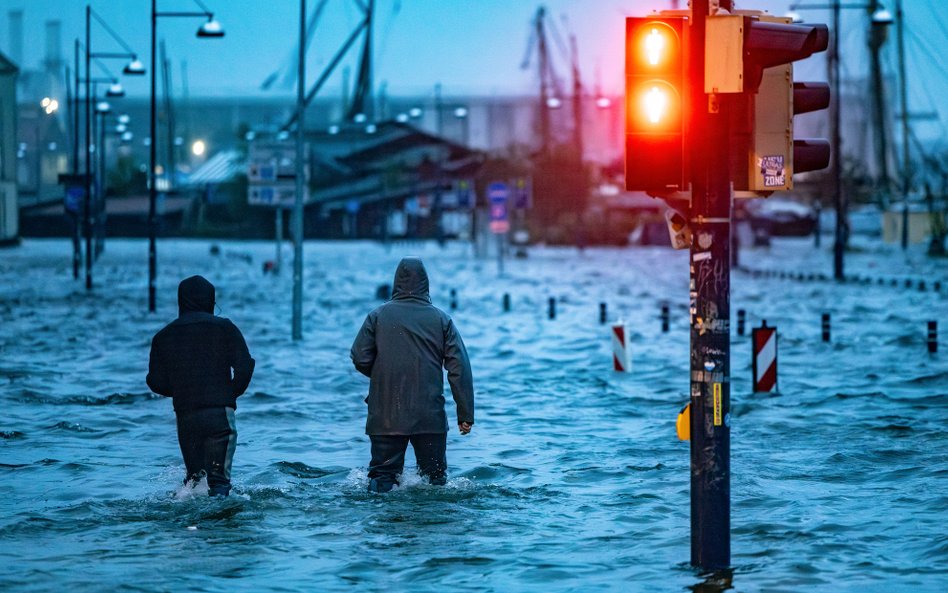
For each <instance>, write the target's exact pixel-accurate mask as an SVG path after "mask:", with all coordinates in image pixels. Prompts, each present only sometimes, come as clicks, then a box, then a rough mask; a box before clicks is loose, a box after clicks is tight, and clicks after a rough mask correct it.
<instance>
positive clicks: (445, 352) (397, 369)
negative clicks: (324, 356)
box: [350, 257, 474, 435]
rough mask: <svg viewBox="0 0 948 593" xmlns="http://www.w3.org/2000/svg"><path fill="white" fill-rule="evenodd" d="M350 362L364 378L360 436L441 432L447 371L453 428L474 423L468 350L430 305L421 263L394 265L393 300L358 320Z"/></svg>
mask: <svg viewBox="0 0 948 593" xmlns="http://www.w3.org/2000/svg"><path fill="white" fill-rule="evenodd" d="M350 355H351V357H352V363H353V364H354V365H355V368H356V369H357V370H358V371H359V372H360V373H362V374H363V375H365V376H367V377H369V379H370V381H369V396H368V397H367V398H366V400H365V401H366V403H367V404H368V406H369V416H368V419H367V420H366V423H365V432H366V434H370V435H411V434H431V433H445V432H447V431H448V419H447V414H445V412H444V402H445V400H444V371H443V370H442V369H446V370H447V371H448V383H449V384H450V386H451V393H452V395H453V396H454V402H455V404H456V405H457V412H458V423H461V422H470V423H472V424H473V423H474V379H473V377H472V374H471V363H470V360H469V359H468V356H467V350H466V349H465V348H464V342H463V341H462V340H461V335H460V334H459V333H458V330H457V328H455V327H454V323H453V322H452V321H451V318H450V317H449V316H448V315H447V314H446V313H445V312H443V311H441V310H440V309H438V308H437V307H435V306H434V305H432V304H431V298H430V297H429V296H428V273H427V272H426V271H425V266H424V264H423V263H422V262H421V260H420V259H418V258H415V257H406V258H404V259H402V261H401V263H399V264H398V269H397V270H396V271H395V284H394V290H393V291H392V300H390V301H389V302H387V303H385V304H384V305H382V306H380V307H378V308H377V309H375V310H374V311H372V312H371V313H369V315H368V316H367V317H366V318H365V322H364V323H363V324H362V328H361V329H360V330H359V334H358V335H357V336H356V339H355V341H354V342H353V344H352V350H351V352H350Z"/></svg>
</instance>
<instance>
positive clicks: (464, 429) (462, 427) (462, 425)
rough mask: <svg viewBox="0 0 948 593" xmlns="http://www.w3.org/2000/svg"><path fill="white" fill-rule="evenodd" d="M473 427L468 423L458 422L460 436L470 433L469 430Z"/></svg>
mask: <svg viewBox="0 0 948 593" xmlns="http://www.w3.org/2000/svg"><path fill="white" fill-rule="evenodd" d="M473 426H474V425H473V424H471V423H470V422H458V430H459V431H461V434H467V433H469V432H471V428H472V427H473Z"/></svg>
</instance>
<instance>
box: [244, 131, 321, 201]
mask: <svg viewBox="0 0 948 593" xmlns="http://www.w3.org/2000/svg"><path fill="white" fill-rule="evenodd" d="M303 148H304V150H305V153H304V159H306V156H305V155H306V154H308V153H309V151H308V148H309V147H308V146H304V147H303ZM306 160H307V161H308V159H306ZM303 174H304V176H305V177H307V178H308V176H309V171H308V167H306V166H304V170H303ZM247 181H248V186H247V203H248V204H250V205H251V206H269V207H276V208H292V207H293V206H294V204H295V203H296V144H295V143H294V142H254V143H252V144H251V145H250V150H249V154H248V158H247ZM303 187H304V193H303V202H304V203H306V202H308V201H309V188H308V187H307V184H306V183H305V180H304V183H303Z"/></svg>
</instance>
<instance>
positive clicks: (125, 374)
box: [0, 240, 948, 592]
mask: <svg viewBox="0 0 948 593" xmlns="http://www.w3.org/2000/svg"><path fill="white" fill-rule="evenodd" d="M210 245H211V243H210V242H206V241H163V242H161V243H160V244H159V266H160V267H159V272H160V274H159V279H160V284H159V312H158V314H156V315H148V314H147V313H145V310H146V298H145V297H146V291H145V278H146V275H147V269H146V253H147V248H146V245H145V243H144V242H140V241H121V240H113V241H110V242H109V244H108V251H107V253H106V254H105V255H104V256H103V258H102V259H101V260H100V261H99V263H98V265H97V267H96V286H97V288H96V291H95V292H94V293H93V294H91V295H89V294H86V292H85V290H84V289H83V287H82V282H81V281H79V282H75V281H73V280H72V278H71V267H70V266H71V264H70V259H69V257H70V252H69V250H70V247H69V245H68V243H66V242H60V241H49V242H47V241H27V242H26V243H25V244H24V246H22V247H19V248H17V249H13V250H7V251H3V252H2V253H0V274H2V278H3V283H2V286H0V403H2V406H3V409H4V414H3V415H2V417H0V436H2V439H0V549H2V552H0V557H2V558H3V565H4V570H3V571H2V572H0V588H2V589H3V590H8V591H13V590H16V591H48V590H51V589H55V588H60V587H63V588H66V587H68V589H69V590H71V591H102V590H108V589H116V590H119V589H120V588H121V587H122V586H125V587H127V588H128V589H129V590H139V591H165V590H185V589H193V590H201V591H232V590H234V589H243V590H270V591H313V590H321V591H337V590H338V591H343V590H345V591H351V590H359V591H390V590H404V589H406V588H408V587H411V588H412V589H416V590H444V589H445V588H448V587H465V588H469V589H473V590H478V591H544V592H547V591H629V590H650V591H683V590H687V588H689V587H696V586H698V588H697V590H703V591H707V590H717V589H720V588H721V587H722V586H726V585H720V584H718V585H715V583H714V582H712V583H710V584H708V585H702V584H701V583H703V580H704V579H702V578H701V577H700V576H699V575H697V574H696V573H695V571H693V570H692V569H691V568H690V567H689V566H688V562H687V561H688V558H689V506H688V505H689V474H688V463H689V454H688V444H687V443H681V442H679V441H677V439H676V437H675V418H676V415H677V413H678V410H679V409H680V407H681V406H682V405H683V404H684V403H685V401H686V399H687V397H686V394H687V392H688V379H687V376H688V375H687V370H688V368H687V367H688V287H687V254H686V253H682V252H672V251H669V250H665V249H650V248H638V249H627V250H620V249H588V250H586V252H585V253H584V254H579V253H578V252H577V251H576V250H575V249H565V248H564V249H553V248H549V249H542V248H537V249H533V250H531V253H530V257H529V258H528V259H526V260H508V261H507V262H506V264H505V271H506V275H505V276H504V277H503V278H498V276H497V270H496V265H495V262H494V261H493V260H491V259H486V260H476V259H474V258H472V257H471V255H470V253H469V249H468V247H467V246H466V245H461V244H454V245H450V246H449V247H448V248H447V249H445V250H440V249H438V248H437V247H436V246H434V245H411V246H404V245H396V246H394V247H393V248H392V249H391V250H390V251H387V250H386V249H384V248H383V247H381V246H377V245H373V244H368V243H345V244H342V243H337V244H312V245H307V246H306V288H305V298H306V300H305V305H304V312H305V316H304V332H305V339H304V341H303V342H301V343H293V342H291V341H290V340H289V335H290V328H291V324H290V311H291V277H290V273H289V262H290V259H289V257H288V255H289V250H287V252H286V253H287V258H286V259H285V265H286V266H287V270H286V271H285V272H284V274H283V275H282V276H279V277H274V276H263V275H262V274H261V271H260V270H261V267H262V263H263V261H264V260H265V259H270V258H272V257H273V247H272V245H270V244H266V243H252V244H238V243H226V242H225V243H220V245H221V251H222V253H221V255H220V256H217V257H214V256H211V255H210V254H209V248H210ZM245 255H249V256H250V259H251V262H250V263H248V262H247V261H246V259H247V258H245V257H243V256H245ZM403 255H420V256H422V257H423V258H424V259H425V262H426V265H427V267H428V270H429V274H430V276H431V287H432V291H431V292H432V297H433V299H434V301H435V304H436V305H438V306H440V307H442V308H444V309H446V310H447V309H448V303H449V296H448V295H449V291H450V289H452V288H453V289H456V290H457V291H458V300H459V309H458V310H457V311H453V312H451V313H452V315H453V317H454V319H455V322H456V324H457V326H458V328H459V330H460V332H461V334H462V336H463V337H464V339H465V341H466V342H467V345H468V349H469V351H470V354H471V357H472V361H473V364H474V376H475V386H476V390H477V406H478V409H477V423H476V425H475V427H474V430H473V432H472V434H471V435H470V436H467V437H461V436H459V435H458V434H457V432H454V433H452V434H451V435H449V437H448V463H449V466H450V469H449V472H450V476H449V478H450V479H449V483H448V485H447V486H446V487H443V488H438V487H430V486H426V485H423V484H421V483H420V481H419V480H418V479H417V478H416V477H414V476H411V475H409V476H406V480H405V482H406V483H405V484H404V485H403V487H402V488H400V489H398V490H397V491H395V492H393V493H391V494H389V495H384V496H379V495H370V494H368V493H367V492H366V491H365V490H366V477H365V466H366V464H367V462H368V453H369V443H368V438H367V437H366V436H365V435H364V434H363V428H364V421H365V404H364V403H363V401H362V400H363V397H364V396H365V393H366V390H367V380H365V379H364V378H363V377H361V376H360V375H358V374H357V373H356V372H355V370H354V369H352V366H351V364H350V362H349V358H348V348H349V345H350V344H351V340H352V338H353V336H354V335H355V332H356V331H357V330H358V327H359V325H360V324H361V323H362V320H363V319H364V316H365V314H366V313H367V312H368V311H369V310H371V308H373V307H374V306H376V305H377V304H379V301H377V300H376V299H375V293H376V288H377V287H378V285H380V284H383V283H386V282H390V281H391V276H392V274H393V272H394V269H395V265H396V264H397V262H398V260H399V259H400V258H401V257H402V256H403ZM743 260H744V261H743V263H745V264H747V265H750V266H753V267H755V268H760V269H787V270H794V271H806V272H810V271H814V272H824V273H830V271H831V270H830V266H831V253H830V252H828V251H827V250H823V251H815V250H814V249H813V248H812V247H811V245H810V242H809V241H802V240H801V241H794V240H786V241H777V242H775V244H774V247H773V248H772V249H771V250H769V251H767V250H747V251H745V252H744V253H743ZM848 264H849V266H850V268H849V269H851V270H852V271H853V272H862V273H864V274H866V275H874V277H875V276H885V277H886V278H889V277H898V278H904V277H908V276H912V277H927V278H928V279H929V287H930V285H931V280H935V279H940V280H942V282H943V284H944V276H945V267H944V265H943V262H942V263H941V264H939V262H937V261H932V260H926V259H925V258H923V257H920V256H916V257H909V258H908V259H906V258H905V257H904V256H902V255H901V254H888V253H881V252H873V251H871V250H869V251H862V252H860V253H857V254H854V255H853V256H851V257H850V259H849V260H848ZM939 266H940V267H939ZM197 273H200V274H203V275H205V276H206V277H207V278H208V279H209V280H211V281H212V282H214V283H215V284H216V286H217V290H218V294H217V300H218V303H219V304H220V306H221V308H222V309H223V312H222V315H223V316H225V317H229V318H231V319H232V320H233V321H234V322H235V323H237V325H238V326H239V327H240V328H241V329H242V331H243V332H244V335H245V336H246V338H247V341H248V344H249V346H250V349H251V352H252V354H253V356H254V357H255V358H256V359H257V370H256V374H255V376H254V380H253V382H252V383H251V386H250V389H249V391H248V393H247V395H245V396H244V397H242V398H241V399H240V400H239V408H238V410H237V428H238V433H239V437H238V442H239V444H238V448H237V453H236V456H235V460H234V483H235V491H234V495H232V496H231V497H230V498H229V499H226V500H211V499H209V498H207V497H206V496H203V495H202V494H203V493H202V492H201V491H200V490H198V491H185V490H179V483H180V480H181V479H182V478H183V474H184V467H183V463H182V462H181V459H180V453H179V451H178V449H177V442H176V438H175V432H174V431H175V424H174V414H173V412H172V409H171V402H170V401H168V400H166V399H164V398H161V397H158V396H154V395H152V394H150V393H149V392H148V390H147V387H146V386H145V384H144V377H145V373H146V369H147V361H148V347H149V343H150V339H151V336H152V335H153V334H154V332H155V331H157V330H158V329H159V328H160V327H161V326H163V325H164V324H165V323H166V322H167V321H169V320H170V319H171V318H173V317H174V316H175V315H176V312H177V309H176V304H175V294H176V293H175V289H176V286H177V282H178V281H179V280H180V279H181V278H184V277H186V276H188V275H191V274H197ZM732 287H733V296H732V304H733V308H734V310H735V311H736V309H738V308H744V309H746V310H747V311H748V333H749V328H750V327H751V326H756V325H759V322H760V320H761V319H762V318H766V319H767V321H768V324H769V325H776V326H777V327H778V329H779V332H780V343H779V355H780V362H779V365H780V376H779V391H780V394H779V395H764V394H758V395H752V394H750V393H749V391H750V373H751V360H750V349H749V338H746V337H744V338H739V337H737V336H736V331H735V333H734V338H733V350H732V374H733V387H732V392H731V398H732V435H731V438H732V471H733V476H732V485H731V489H732V555H733V566H734V574H733V587H734V588H735V590H738V591H903V590H906V591H907V590H912V591H941V590H943V588H944V583H945V582H948V568H946V566H948V536H946V531H945V528H944V524H945V520H946V519H948V491H946V489H945V484H946V478H948V453H946V450H948V437H946V436H945V427H946V426H948V364H946V362H945V356H946V346H945V341H944V339H942V344H941V352H940V353H939V354H938V355H936V356H929V354H928V353H927V350H926V348H925V322H926V321H927V320H928V319H937V318H938V317H939V316H940V315H943V314H944V312H945V311H946V310H948V306H946V291H945V288H942V291H943V292H942V294H941V295H936V294H934V293H932V292H931V289H930V288H929V290H928V291H926V292H921V291H918V290H917V289H914V290H907V289H904V288H903V287H900V288H898V289H895V288H891V287H890V286H885V287H881V286H878V285H876V284H872V285H859V286H853V285H846V286H837V285H834V284H830V283H817V282H798V281H789V280H779V279H765V278H753V277H752V276H751V275H749V274H746V273H743V272H735V273H734V275H733V279H732ZM504 292H509V293H510V295H511V301H512V303H511V304H512V310H511V312H509V313H504V312H503V310H502V295H503V293H504ZM550 296H553V297H556V298H557V301H558V302H557V313H558V315H557V319H555V320H549V319H547V299H548V298H549V297H550ZM601 301H603V302H607V303H608V305H609V316H610V319H614V318H616V317H619V316H621V317H622V318H623V319H624V320H625V321H627V322H628V323H629V327H630V334H631V336H632V341H631V357H632V372H631V373H629V374H625V375H620V374H616V373H613V372H612V370H611V358H610V357H611V351H610V341H609V335H608V331H607V329H606V328H605V327H604V326H600V325H599V323H598V315H599V309H598V306H599V302H601ZM662 301H668V302H669V303H670V305H671V331H670V332H669V333H667V334H663V333H661V322H660V319H659V314H660V308H661V302H662ZM449 312H450V311H449ZM822 312H830V313H831V314H832V321H833V342H831V343H829V344H824V343H822V342H821V341H820V314H821V313H822ZM734 319H736V314H732V320H734ZM940 325H941V326H942V327H944V328H945V329H943V330H942V331H943V333H944V332H945V331H948V327H945V326H946V324H945V323H944V322H941V323H940ZM732 326H736V323H735V322H733V321H732ZM449 406H450V407H449V418H450V417H452V415H453V404H449ZM408 459H409V462H408V467H407V468H406V471H407V472H410V471H411V470H412V469H413V462H412V461H411V459H412V456H411V454H409V456H408ZM721 582H725V581H721ZM702 587H704V588H702Z"/></svg>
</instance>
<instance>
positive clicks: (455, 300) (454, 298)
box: [451, 288, 458, 311]
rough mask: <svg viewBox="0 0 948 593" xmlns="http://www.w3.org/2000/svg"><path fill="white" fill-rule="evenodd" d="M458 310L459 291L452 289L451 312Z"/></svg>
mask: <svg viewBox="0 0 948 593" xmlns="http://www.w3.org/2000/svg"><path fill="white" fill-rule="evenodd" d="M457 308H458V291H456V290H454V289H453V288H452V289H451V310H452V311H454V310H455V309H457Z"/></svg>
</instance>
